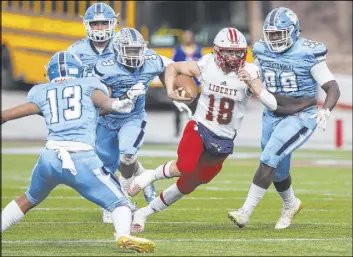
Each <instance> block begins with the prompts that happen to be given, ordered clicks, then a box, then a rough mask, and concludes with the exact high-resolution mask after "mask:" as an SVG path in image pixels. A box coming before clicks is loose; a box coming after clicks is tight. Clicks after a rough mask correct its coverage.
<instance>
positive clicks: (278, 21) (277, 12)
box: [263, 7, 300, 53]
mask: <svg viewBox="0 0 353 257" xmlns="http://www.w3.org/2000/svg"><path fill="white" fill-rule="evenodd" d="M263 34H264V39H265V42H266V43H267V46H268V48H269V49H270V51H272V52H275V53H281V52H283V51H286V50H287V49H289V48H290V47H291V46H292V45H293V44H294V43H295V41H297V39H298V37H299V34H300V31H299V19H298V17H297V15H296V14H295V13H294V12H293V11H292V10H291V9H289V8H286V7H278V8H275V9H274V10H272V11H271V12H270V13H269V14H268V15H267V17H266V19H265V22H264V26H263Z"/></svg>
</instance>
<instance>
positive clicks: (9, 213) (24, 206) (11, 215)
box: [1, 195, 35, 233]
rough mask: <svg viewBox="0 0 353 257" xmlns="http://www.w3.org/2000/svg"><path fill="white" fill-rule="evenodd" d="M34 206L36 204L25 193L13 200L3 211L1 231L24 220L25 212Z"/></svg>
mask: <svg viewBox="0 0 353 257" xmlns="http://www.w3.org/2000/svg"><path fill="white" fill-rule="evenodd" d="M33 207H35V205H34V204H32V203H31V202H30V201H29V200H28V199H27V197H26V196H25V195H22V196H20V197H19V198H17V199H16V200H12V201H11V202H10V203H9V204H8V205H6V207H5V208H4V209H3V210H2V212H1V233H3V232H4V231H5V230H7V229H9V228H10V227H11V226H12V225H14V224H16V223H17V222H19V221H20V220H22V218H23V217H24V216H25V214H26V213H27V212H28V211H29V210H30V209H32V208H33Z"/></svg>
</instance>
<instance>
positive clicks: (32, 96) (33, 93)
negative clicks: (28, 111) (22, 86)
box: [27, 86, 41, 109]
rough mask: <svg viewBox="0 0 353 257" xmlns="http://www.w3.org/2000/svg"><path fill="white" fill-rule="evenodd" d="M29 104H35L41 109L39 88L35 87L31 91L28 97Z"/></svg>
mask: <svg viewBox="0 0 353 257" xmlns="http://www.w3.org/2000/svg"><path fill="white" fill-rule="evenodd" d="M27 102H28V103H34V104H36V105H37V106H38V108H39V109H40V107H41V102H40V101H39V99H38V88H37V86H34V87H32V88H31V90H29V92H28V95H27Z"/></svg>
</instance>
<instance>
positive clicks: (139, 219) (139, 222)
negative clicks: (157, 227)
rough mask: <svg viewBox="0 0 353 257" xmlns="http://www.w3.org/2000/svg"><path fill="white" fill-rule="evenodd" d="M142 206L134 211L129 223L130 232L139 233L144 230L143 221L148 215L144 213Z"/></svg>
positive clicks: (144, 221)
mask: <svg viewBox="0 0 353 257" xmlns="http://www.w3.org/2000/svg"><path fill="white" fill-rule="evenodd" d="M143 209H144V208H141V209H138V210H137V211H135V212H134V218H133V220H132V223H131V233H141V232H143V231H144V230H145V223H146V220H147V217H148V215H146V214H145V212H144V210H143Z"/></svg>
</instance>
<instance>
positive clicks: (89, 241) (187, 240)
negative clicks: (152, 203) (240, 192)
mask: <svg viewBox="0 0 353 257" xmlns="http://www.w3.org/2000/svg"><path fill="white" fill-rule="evenodd" d="M153 241H154V242H185V243H190V242H254V243H256V242H259V243H276V242H298V241H309V242H310V241H312V242H314V241H344V242H352V239H351V238H224V239H223V238H171V239H155V240H153ZM114 242H115V240H109V239H79V240H71V239H70V240H2V241H1V243H3V244H82V243H84V244H85V243H86V244H99V243H114Z"/></svg>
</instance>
